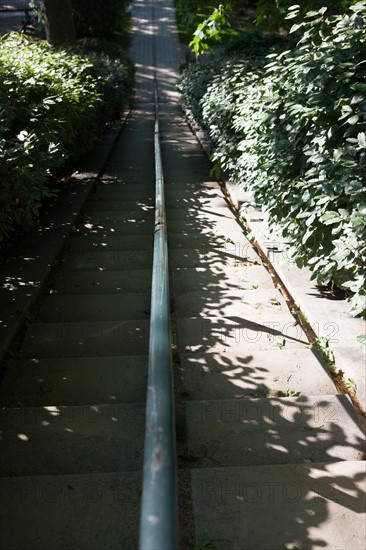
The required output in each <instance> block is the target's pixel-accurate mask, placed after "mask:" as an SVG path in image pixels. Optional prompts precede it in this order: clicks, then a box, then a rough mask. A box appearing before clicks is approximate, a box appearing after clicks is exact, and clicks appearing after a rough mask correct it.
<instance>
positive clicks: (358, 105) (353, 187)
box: [180, 1, 366, 316]
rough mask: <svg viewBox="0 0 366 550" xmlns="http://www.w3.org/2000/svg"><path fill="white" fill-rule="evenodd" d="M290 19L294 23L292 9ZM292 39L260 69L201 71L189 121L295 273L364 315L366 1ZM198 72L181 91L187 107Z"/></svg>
mask: <svg viewBox="0 0 366 550" xmlns="http://www.w3.org/2000/svg"><path fill="white" fill-rule="evenodd" d="M288 18H289V20H291V19H294V20H295V21H299V19H298V6H295V7H293V8H291V9H290V10H289V14H288ZM291 36H292V44H291V46H289V47H288V48H287V49H286V50H285V51H282V52H281V53H278V52H277V53H272V54H269V55H268V56H267V57H266V59H265V64H264V65H263V66H261V65H260V64H259V68H256V67H255V66H253V64H252V66H251V67H248V60H247V59H246V58H245V57H243V56H241V57H239V58H236V59H229V60H226V61H223V60H221V61H219V62H218V63H217V69H216V71H214V67H213V66H212V65H211V67H210V69H208V68H207V67H203V68H202V71H203V73H204V74H206V75H207V72H208V70H210V79H209V80H210V83H209V84H208V87H207V89H206V90H203V89H202V95H201V100H200V102H198V100H197V99H196V98H194V101H193V103H192V104H191V105H193V107H192V108H191V113H192V116H197V115H196V112H197V111H199V114H198V119H199V118H200V117H201V119H202V121H203V123H204V124H205V125H206V127H207V128H208V129H209V132H210V134H211V137H212V139H213V141H214V143H215V146H216V148H215V151H214V160H215V161H216V162H218V163H219V164H220V166H221V167H222V168H224V169H229V170H230V171H231V174H232V177H233V178H234V179H235V180H236V181H237V182H238V183H239V184H240V185H241V186H242V187H244V188H245V189H248V190H251V191H252V192H253V194H254V197H255V200H256V201H257V202H259V203H260V204H262V205H263V207H264V209H265V210H266V211H267V212H268V215H269V220H270V223H272V224H274V225H275V226H276V227H277V230H279V231H280V232H281V233H282V235H283V236H284V237H285V238H286V239H287V240H288V242H289V245H290V250H291V253H292V255H293V257H294V259H295V260H296V263H297V265H298V266H300V267H301V266H304V265H306V266H309V267H310V268H311V269H312V271H313V277H314V278H316V279H318V280H321V281H322V282H323V283H329V282H333V283H335V284H336V285H337V286H338V287H341V288H344V289H346V290H347V291H350V293H352V295H351V296H350V298H349V302H350V306H351V312H352V314H353V315H358V314H362V315H364V316H365V315H366V284H365V283H366V187H365V172H366V132H365V128H366V126H365V122H366V62H365V59H366V2H365V1H363V2H358V3H357V4H355V5H354V6H352V7H351V8H350V11H349V12H348V13H347V14H344V15H338V16H327V14H326V8H322V9H321V10H319V11H313V12H309V13H308V14H307V15H306V17H305V18H304V19H303V20H302V21H300V22H297V23H296V24H295V25H293V27H292V29H291ZM196 71H197V72H199V69H198V68H197V69H195V70H193V73H192V71H191V70H189V72H188V73H186V74H185V75H183V78H182V81H181V84H180V86H181V88H182V89H183V96H184V99H185V101H187V102H190V98H191V94H190V91H189V86H187V85H186V82H187V81H189V79H190V74H193V75H194V77H193V78H194V79H195V80H196V81H197V80H198V79H199V77H198V76H197V74H195V73H196ZM212 73H214V75H212ZM202 80H203V79H202Z"/></svg>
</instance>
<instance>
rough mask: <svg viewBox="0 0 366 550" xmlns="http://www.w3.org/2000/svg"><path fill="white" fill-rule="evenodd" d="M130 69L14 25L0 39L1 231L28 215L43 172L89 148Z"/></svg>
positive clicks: (42, 189)
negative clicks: (21, 32) (56, 46)
mask: <svg viewBox="0 0 366 550" xmlns="http://www.w3.org/2000/svg"><path fill="white" fill-rule="evenodd" d="M130 81H131V69H130V68H129V67H127V66H126V65H125V64H123V63H120V62H118V61H112V60H110V59H108V58H106V57H100V56H97V55H96V54H87V53H86V52H84V51H81V50H80V51H78V52H76V51H72V50H61V49H60V50H56V49H54V48H52V47H51V46H49V45H48V44H47V43H45V42H41V41H38V42H31V41H29V40H28V39H27V38H26V37H24V36H21V35H18V34H16V33H14V34H12V35H10V36H9V37H8V38H6V39H3V40H2V41H1V42H0V105H1V107H0V177H1V185H0V204H1V210H0V239H1V238H3V237H4V235H6V234H8V233H9V232H10V231H11V230H12V229H13V228H14V226H15V225H16V224H22V223H24V222H30V221H31V220H32V219H33V218H34V217H35V216H36V215H37V213H38V209H39V207H40V205H41V201H42V197H44V196H47V195H49V194H50V191H49V189H48V187H47V185H46V178H47V176H49V175H50V174H51V172H52V170H53V169H55V168H56V167H59V166H61V165H62V164H63V163H64V162H65V160H66V159H67V158H70V157H77V156H80V155H82V154H83V153H85V152H86V151H88V150H89V149H90V148H91V146H92V145H93V143H94V142H95V139H96V138H97V136H98V134H99V133H100V132H101V130H102V127H103V123H104V122H105V121H106V120H107V119H109V120H111V119H113V118H116V117H117V116H118V115H119V113H120V111H121V109H122V107H123V103H126V102H127V101H128V98H129V89H130Z"/></svg>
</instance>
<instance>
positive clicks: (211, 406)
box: [0, 0, 366, 550]
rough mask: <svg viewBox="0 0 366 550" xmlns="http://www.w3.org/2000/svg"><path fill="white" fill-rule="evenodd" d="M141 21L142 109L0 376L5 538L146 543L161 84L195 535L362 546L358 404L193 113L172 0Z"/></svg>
mask: <svg viewBox="0 0 366 550" xmlns="http://www.w3.org/2000/svg"><path fill="white" fill-rule="evenodd" d="M132 17H133V18H132V37H133V39H132V45H131V57H132V59H133V61H134V62H135V64H136V95H135V101H134V105H133V109H132V111H131V113H130V115H129V117H128V120H127V123H126V126H125V127H124V129H123V131H122V132H121V135H120V138H119V140H118V142H117V143H116V145H115V147H114V149H113V151H112V154H111V156H110V158H109V161H108V165H107V166H106V169H105V171H104V174H103V176H102V178H101V180H100V182H99V183H98V185H97V186H96V188H95V191H94V192H93V193H92V194H91V195H90V197H89V200H88V203H87V205H86V208H85V211H84V213H83V217H82V221H81V223H80V224H79V226H78V227H77V228H76V230H75V232H74V235H73V236H72V238H71V239H70V242H69V245H68V248H67V250H66V252H65V255H64V258H63V262H62V265H61V266H60V269H59V270H58V272H57V273H55V275H54V278H53V280H52V281H50V291H49V293H48V295H46V296H45V297H44V299H43V300H42V302H41V303H40V304H39V306H38V307H37V309H36V310H35V312H34V316H33V317H32V319H30V321H29V323H28V326H27V329H26V331H25V335H24V339H23V341H22V344H21V347H20V349H19V351H18V352H17V354H15V355H14V356H12V357H9V358H8V362H7V363H8V365H7V371H6V374H5V377H4V381H3V384H2V386H1V387H0V403H1V410H0V417H1V442H0V446H1V451H0V471H1V472H2V476H1V477H0V491H1V495H2V497H1V502H0V521H1V523H0V526H1V533H2V534H1V548H2V549H3V550H94V549H95V550H97V549H98V550H100V549H101V548H106V549H108V550H117V549H119V550H134V549H137V548H138V527H139V515H140V508H139V507H140V500H141V478H142V466H143V464H142V462H143V443H144V441H143V438H144V427H145V400H146V385H147V365H148V356H147V354H148V344H149V342H148V336H149V315H150V298H151V296H150V294H151V275H152V273H151V265H152V251H153V235H154V219H155V217H154V216H155V213H154V148H153V133H154V116H155V112H154V80H155V79H156V81H157V84H158V90H159V112H160V125H161V148H162V157H163V167H164V176H165V192H166V203H167V204H166V206H167V224H168V238H169V265H170V276H171V280H170V285H171V302H172V308H171V310H172V326H173V335H172V337H173V361H174V365H173V366H174V377H175V382H176V389H175V392H176V393H175V397H176V408H177V417H178V419H179V421H178V422H177V440H178V447H177V448H178V450H177V453H178V467H179V469H178V485H179V491H178V493H179V502H178V505H179V510H178V512H179V522H180V543H179V548H181V549H187V550H188V549H189V548H191V549H192V548H195V544H199V542H200V541H206V543H207V544H206V546H204V545H203V544H204V543H203V542H201V546H197V548H206V547H207V548H215V549H217V550H285V549H287V550H290V549H295V548H297V549H312V548H328V549H329V550H336V549H337V550H346V549H347V550H362V549H364V548H365V540H366V527H365V525H366V522H365V519H366V517H365V494H366V492H365V473H366V467H365V464H366V463H365V460H364V459H365V456H364V433H363V430H362V427H361V423H360V419H359V417H358V413H357V411H356V409H355V408H354V407H353V405H352V403H351V401H350V399H349V398H348V396H346V395H339V394H337V390H336V388H335V386H334V384H333V381H332V379H331V377H330V375H329V374H328V372H327V370H326V367H325V365H324V364H323V362H322V359H321V357H320V356H319V355H318V354H317V353H316V352H315V351H314V350H312V349H310V348H309V346H308V340H307V337H306V334H305V333H304V331H303V330H302V328H301V327H300V325H299V324H296V321H295V318H294V317H293V315H292V314H291V312H290V310H289V308H288V305H287V302H286V300H285V299H284V297H283V295H282V293H281V292H280V291H279V290H278V289H277V288H276V287H275V285H274V282H273V280H272V277H271V276H270V274H269V272H268V270H267V269H266V267H265V266H264V265H263V263H262V261H261V258H260V257H259V256H258V254H257V253H256V251H255V250H254V248H253V246H252V245H251V243H250V242H249V240H248V239H247V237H246V236H245V234H244V233H243V229H242V227H241V226H240V224H239V223H238V221H237V219H236V216H235V213H234V212H233V210H232V208H231V207H230V204H229V203H228V201H227V200H226V198H225V196H224V194H223V193H222V191H221V188H220V186H219V184H218V183H217V182H216V181H215V180H214V179H213V177H212V176H210V163H209V161H208V159H207V158H206V157H205V155H204V153H203V152H202V150H201V149H200V148H199V146H198V144H197V142H196V140H195V138H194V136H193V135H192V133H191V131H190V129H189V128H188V126H187V124H186V123H185V121H184V120H183V118H182V114H181V110H180V106H179V97H178V93H177V91H176V89H175V83H176V80H177V78H178V70H179V63H180V45H179V43H178V36H177V31H176V26H175V16H174V2H173V0H134V2H133V4H132ZM141 550H148V549H147V548H146V549H145V548H144V549H141ZM150 550H173V549H172V548H169V547H166V548H157V549H150Z"/></svg>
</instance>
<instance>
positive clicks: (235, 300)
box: [174, 289, 291, 320]
mask: <svg viewBox="0 0 366 550" xmlns="http://www.w3.org/2000/svg"><path fill="white" fill-rule="evenodd" d="M174 305H175V313H176V316H177V317H180V318H181V317H202V316H203V317H208V316H210V315H213V316H214V317H220V316H223V317H232V316H237V317H246V318H248V317H250V318H252V319H253V318H255V317H257V316H263V315H267V314H269V315H273V314H274V315H275V314H280V315H283V314H287V313H288V311H289V309H288V306H287V303H286V300H285V299H284V297H283V295H282V294H281V292H280V291H279V290H276V289H271V290H269V289H265V290H229V291H228V290H215V289H212V290H211V289H210V290H208V289H203V290H194V291H191V292H182V293H176V294H175V298H174ZM289 320H291V319H290V317H289Z"/></svg>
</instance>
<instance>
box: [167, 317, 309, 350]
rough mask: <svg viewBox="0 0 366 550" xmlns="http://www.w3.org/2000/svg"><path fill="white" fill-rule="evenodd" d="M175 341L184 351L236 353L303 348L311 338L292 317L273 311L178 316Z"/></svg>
mask: <svg viewBox="0 0 366 550" xmlns="http://www.w3.org/2000/svg"><path fill="white" fill-rule="evenodd" d="M175 344H177V346H178V347H179V349H180V351H181V352H194V353H235V354H237V355H242V356H244V357H245V356H246V355H247V354H248V353H252V352H253V351H269V350H278V349H280V350H283V351H285V350H288V349H291V350H292V349H301V348H302V349H303V348H305V347H306V346H308V340H307V337H306V336H305V333H304V331H303V330H302V328H301V327H300V326H299V325H294V322H293V317H292V316H291V315H290V314H288V315H281V314H273V315H269V314H267V315H265V316H263V317H260V316H259V315H258V316H257V315H256V316H254V318H253V319H247V318H243V317H234V316H232V317H213V316H209V317H192V318H182V319H177V322H176V335H175Z"/></svg>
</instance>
